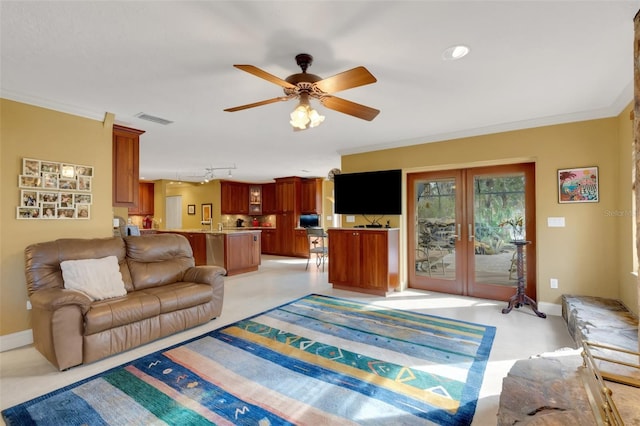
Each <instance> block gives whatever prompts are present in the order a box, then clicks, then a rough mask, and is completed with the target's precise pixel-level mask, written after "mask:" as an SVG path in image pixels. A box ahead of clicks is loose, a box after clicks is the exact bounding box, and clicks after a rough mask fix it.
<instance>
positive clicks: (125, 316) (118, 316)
mask: <svg viewBox="0 0 640 426" xmlns="http://www.w3.org/2000/svg"><path fill="white" fill-rule="evenodd" d="M159 314H160V300H159V299H158V297H157V296H155V295H153V294H147V293H144V292H140V291H136V292H132V293H129V294H128V295H127V296H125V297H118V298H115V299H107V300H103V301H100V302H94V303H93V304H92V305H91V308H90V309H89V312H87V313H86V314H85V319H84V322H85V325H84V334H85V336H88V335H90V334H94V333H98V332H100V331H104V330H109V329H111V328H115V327H119V326H122V325H126V324H131V323H134V322H136V321H141V320H143V319H147V318H152V317H155V316H157V315H159Z"/></svg>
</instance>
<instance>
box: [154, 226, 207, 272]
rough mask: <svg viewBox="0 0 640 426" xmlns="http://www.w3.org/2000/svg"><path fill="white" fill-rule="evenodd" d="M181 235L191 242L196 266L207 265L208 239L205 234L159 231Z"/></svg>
mask: <svg viewBox="0 0 640 426" xmlns="http://www.w3.org/2000/svg"><path fill="white" fill-rule="evenodd" d="M158 232H168V233H171V234H179V235H182V236H183V237H185V238H186V239H187V240H189V244H190V245H191V250H192V251H193V259H194V260H195V262H196V266H200V265H206V264H207V239H206V234H205V233H203V232H179V231H158Z"/></svg>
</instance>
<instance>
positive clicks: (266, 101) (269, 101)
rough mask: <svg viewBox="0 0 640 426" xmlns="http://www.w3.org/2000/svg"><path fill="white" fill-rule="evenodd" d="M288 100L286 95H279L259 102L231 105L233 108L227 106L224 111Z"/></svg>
mask: <svg viewBox="0 0 640 426" xmlns="http://www.w3.org/2000/svg"><path fill="white" fill-rule="evenodd" d="M288 100H289V97H287V96H279V97H277V98H272V99H267V100H264V101H260V102H254V103H252V104H247V105H240V106H237V107H233V108H227V109H225V111H227V112H235V111H240V110H243V109H249V108H253V107H258V106H262V105H268V104H272V103H274V102H281V101H288Z"/></svg>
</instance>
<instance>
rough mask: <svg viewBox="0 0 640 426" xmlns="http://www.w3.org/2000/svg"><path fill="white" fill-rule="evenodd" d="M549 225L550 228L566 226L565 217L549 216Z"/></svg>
mask: <svg viewBox="0 0 640 426" xmlns="http://www.w3.org/2000/svg"><path fill="white" fill-rule="evenodd" d="M547 226H548V227H549V228H564V217H548V218H547Z"/></svg>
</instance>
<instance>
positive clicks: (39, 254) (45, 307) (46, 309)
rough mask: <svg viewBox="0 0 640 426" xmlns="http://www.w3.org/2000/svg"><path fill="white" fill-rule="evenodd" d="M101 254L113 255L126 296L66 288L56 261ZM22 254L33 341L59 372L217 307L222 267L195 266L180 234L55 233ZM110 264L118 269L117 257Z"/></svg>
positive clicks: (187, 323) (199, 319) (212, 313)
mask: <svg viewBox="0 0 640 426" xmlns="http://www.w3.org/2000/svg"><path fill="white" fill-rule="evenodd" d="M107 256H116V257H117V259H118V264H119V268H120V273H121V274H122V281H123V282H124V286H125V289H126V292H127V294H126V296H121V297H113V298H109V299H105V300H94V299H92V298H90V297H89V296H88V295H87V294H85V293H84V292H81V291H77V290H71V289H66V288H65V286H64V281H63V273H62V269H61V266H60V263H61V262H62V261H65V260H78V259H100V258H105V257H107ZM25 257H26V278H27V290H28V293H29V297H30V300H31V304H32V306H33V310H32V328H33V341H34V345H35V347H36V349H37V350H38V351H40V352H41V353H42V354H43V355H44V356H45V357H46V358H47V359H48V360H49V361H50V362H51V363H52V364H54V365H55V366H56V367H57V368H58V369H60V370H66V369H68V368H70V367H73V366H76V365H79V364H86V363H89V362H93V361H96V360H99V359H101V358H104V357H107V356H110V355H112V354H115V353H118V352H122V351H125V350H128V349H130V348H133V347H136V346H139V345H142V344H144V343H147V342H150V341H152V340H156V339H158V338H160V337H164V336H167V335H170V334H173V333H176V332H179V331H182V330H185V329H187V328H190V327H194V326H196V325H199V324H203V323H206V322H208V321H210V320H211V319H213V318H216V317H218V316H219V315H220V313H221V312H222V301H223V296H224V274H225V273H226V271H225V270H224V269H223V268H220V267H218V266H194V259H193V252H192V250H191V246H190V244H189V242H188V240H187V239H186V238H185V237H183V236H181V235H178V234H155V235H145V236H137V237H133V236H132V237H125V238H120V237H113V238H96V239H60V240H56V241H49V242H44V243H38V244H33V245H30V246H29V247H27V248H26V249H25ZM113 269H114V272H115V274H116V275H117V271H115V269H117V267H116V266H115V262H114V265H113ZM120 286H121V283H120Z"/></svg>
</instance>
